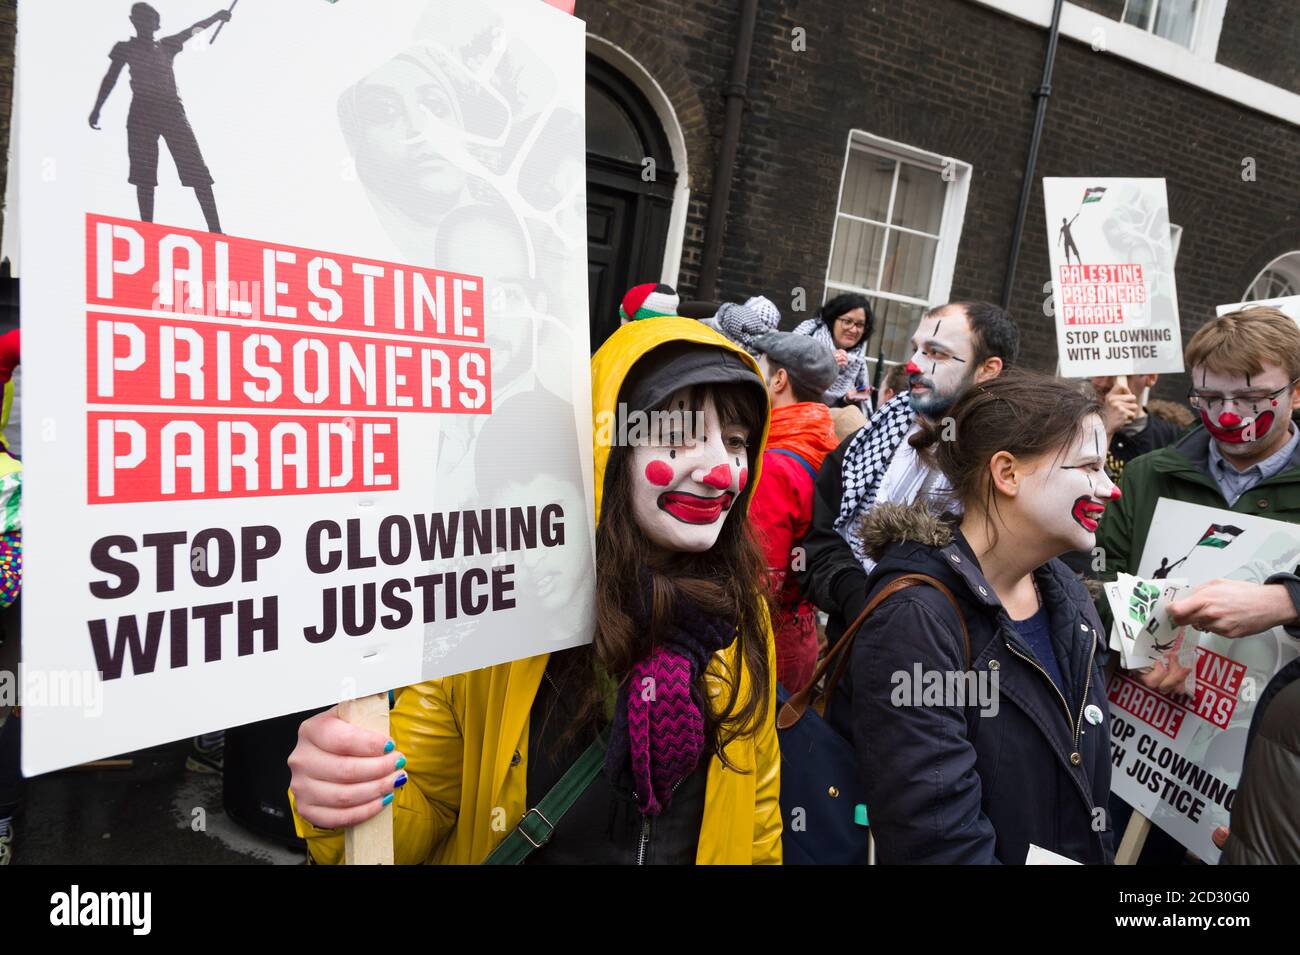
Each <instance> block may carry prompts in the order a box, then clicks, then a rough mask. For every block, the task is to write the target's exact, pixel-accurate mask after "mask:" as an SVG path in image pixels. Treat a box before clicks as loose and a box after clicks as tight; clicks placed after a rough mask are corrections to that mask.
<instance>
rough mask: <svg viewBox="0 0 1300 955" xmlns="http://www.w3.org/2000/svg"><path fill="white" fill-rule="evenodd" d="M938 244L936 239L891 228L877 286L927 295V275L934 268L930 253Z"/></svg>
mask: <svg viewBox="0 0 1300 955" xmlns="http://www.w3.org/2000/svg"><path fill="white" fill-rule="evenodd" d="M938 248H939V240H938V239H927V238H925V237H924V236H919V235H912V234H911V233H909V232H898V231H897V230H894V229H891V230H890V231H889V246H888V248H887V249H886V250H885V274H884V278H883V281H882V282H881V284H880V286H879V288H880V290H881V291H882V292H894V293H895V294H897V295H910V296H912V297H913V298H929V297H930V276H931V274H932V273H933V272H934V255H935V252H936V251H937V250H938Z"/></svg>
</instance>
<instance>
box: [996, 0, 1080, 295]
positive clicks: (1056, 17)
mask: <svg viewBox="0 0 1300 955" xmlns="http://www.w3.org/2000/svg"><path fill="white" fill-rule="evenodd" d="M1064 5H1065V0H1056V3H1055V4H1053V6H1052V26H1051V28H1050V30H1049V32H1048V34H1047V55H1046V56H1045V57H1044V58H1043V79H1042V82H1041V83H1039V86H1038V89H1036V90H1034V92H1033V96H1034V100H1035V104H1036V105H1035V107H1034V133H1033V136H1031V137H1030V140H1029V156H1028V157H1027V158H1026V159H1025V178H1024V181H1023V182H1021V184H1020V206H1019V208H1017V209H1016V228H1015V231H1014V232H1012V233H1011V251H1010V252H1009V253H1008V254H1007V274H1006V278H1005V279H1003V282H1002V307H1003V308H1010V306H1011V287H1012V285H1014V284H1015V281H1016V264H1017V263H1018V262H1019V260H1020V238H1021V236H1022V235H1023V234H1024V231H1025V216H1026V215H1028V213H1029V199H1030V197H1031V196H1032V195H1033V189H1034V166H1035V165H1036V164H1037V162H1038V144H1039V143H1040V142H1041V141H1042V138H1043V123H1044V121H1046V119H1047V101H1048V99H1049V98H1050V97H1051V95H1052V68H1053V67H1054V66H1055V65H1056V41H1057V40H1058V39H1059V38H1060V36H1061V7H1063V6H1064Z"/></svg>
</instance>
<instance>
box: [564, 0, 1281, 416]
mask: <svg viewBox="0 0 1300 955" xmlns="http://www.w3.org/2000/svg"><path fill="white" fill-rule="evenodd" d="M1090 6H1092V7H1094V8H1095V9H1098V10H1099V12H1105V11H1103V10H1102V8H1103V7H1106V4H1104V3H1101V2H1100V0H1098V2H1096V3H1092V4H1090ZM738 9H739V2H738V0H727V2H715V0H580V2H579V4H578V14H579V15H580V16H583V17H585V18H586V19H587V20H588V24H589V29H590V30H591V31H592V32H594V33H597V34H599V35H602V36H603V35H605V32H604V31H605V30H606V29H610V28H611V25H613V24H618V26H617V29H618V30H620V31H622V32H623V33H624V34H627V33H629V32H630V31H632V30H634V29H635V30H637V31H639V33H640V34H642V35H644V36H645V37H648V38H649V40H648V43H647V48H648V53H647V56H648V57H649V58H653V59H655V60H656V61H658V62H659V63H663V62H664V60H665V59H666V60H667V61H668V63H669V66H668V67H667V68H666V71H665V68H664V67H660V68H656V67H653V66H650V65H649V63H648V62H647V61H646V60H643V62H647V66H648V67H649V68H650V69H651V72H652V73H654V74H655V76H656V77H657V78H658V79H659V80H660V82H661V83H665V81H671V82H673V83H674V84H676V85H677V86H678V87H679V88H683V87H689V88H690V92H691V102H692V103H695V102H698V103H699V104H700V107H702V108H699V109H697V110H696V112H695V119H696V123H697V125H698V124H703V126H704V128H703V129H696V130H695V131H694V136H695V138H696V140H697V141H701V140H702V141H705V142H708V143H709V144H710V145H711V147H713V148H714V149H716V143H717V139H718V137H719V136H720V132H721V130H720V127H721V111H722V91H723V87H724V86H725V83H726V80H727V74H728V70H729V68H730V64H731V55H732V44H733V42H734V41H733V39H732V37H733V32H732V31H734V29H735V20H736V16H737V11H738ZM1112 12H1113V11H1112ZM1231 12H1232V11H1231V10H1230V11H1229V13H1230V16H1231ZM1115 15H1118V14H1117V13H1116V14H1115ZM1293 19H1295V20H1296V22H1300V10H1297V12H1296V13H1295V14H1294V15H1293ZM796 27H802V28H803V29H804V30H805V31H806V41H807V49H806V50H805V51H802V52H798V51H795V50H794V49H792V42H791V39H792V31H793V30H794V28H796ZM1226 31H1227V26H1226V25H1225V35H1226ZM620 45H624V46H625V48H626V49H628V50H629V51H630V52H632V53H633V55H638V51H637V49H636V48H634V47H629V46H626V45H625V44H620ZM1045 46H1046V32H1045V31H1044V30H1041V29H1038V28H1035V27H1032V26H1030V25H1028V24H1024V23H1022V22H1020V21H1017V20H1013V19H1011V18H1008V17H1006V16H1003V15H1001V14H999V13H997V12H996V11H993V10H990V9H988V8H986V7H983V6H980V5H978V4H974V3H970V2H967V0H928V2H926V3H924V4H921V3H907V4H899V3H888V2H884V0H866V2H861V3H853V4H845V3H842V2H840V0H764V2H763V3H762V4H761V5H760V13H759V21H758V28H757V35H756V39H755V44H754V52H753V59H752V62H751V74H750V90H749V92H750V98H751V101H750V108H749V109H748V110H747V111H746V114H745V120H744V128H743V131H742V136H741V142H740V149H739V154H738V157H737V169H736V181H735V185H734V189H733V193H732V199H731V205H730V209H729V214H728V218H727V228H726V239H725V244H724V249H723V256H722V267H721V275H720V282H719V293H720V294H721V295H722V296H723V297H727V298H736V297H740V296H743V295H747V294H753V293H756V292H766V293H768V294H770V295H771V296H772V297H773V299H774V300H775V301H776V302H777V303H778V304H779V305H782V306H783V308H788V307H789V304H790V300H791V299H790V296H791V289H792V288H795V287H803V288H806V289H807V290H808V296H807V297H808V301H809V304H810V306H812V305H815V303H816V302H818V301H820V299H821V294H822V287H823V279H824V277H825V273H826V265H827V259H828V256H829V254H830V240H831V228H832V224H833V220H834V214H835V206H836V201H837V197H838V190H839V183H840V175H841V171H842V165H843V160H844V150H845V145H846V142H847V137H848V135H849V131H850V130H851V129H855V128H856V129H862V130H866V131H868V132H871V133H874V134H876V135H879V136H883V137H885V138H888V139H893V140H897V141H899V142H903V143H906V144H908V145H910V146H914V147H917V148H920V149H925V150H929V151H931V152H935V153H938V154H940V155H944V156H952V157H954V158H957V159H959V160H962V161H964V162H968V163H970V164H971V165H972V166H973V167H974V173H973V180H972V183H971V188H970V195H969V200H968V204H967V209H966V221H965V226H964V230H963V233H962V236H961V243H960V247H959V251H958V255H957V264H956V270H955V273H954V276H953V287H952V294H953V297H954V298H957V297H962V298H984V299H990V300H994V301H996V300H997V299H998V297H999V295H1000V293H1001V287H1002V278H1003V274H1004V270H1005V264H1006V258H1007V251H1008V246H1009V243H1010V238H1011V232H1012V228H1013V225H1014V219H1015V209H1016V203H1017V201H1018V198H1019V193H1020V183H1021V179H1022V174H1023V168H1024V162H1025V155H1026V152H1027V150H1028V146H1029V137H1030V131H1031V126H1032V122H1033V100H1032V98H1031V96H1030V95H1029V94H1030V92H1031V91H1032V90H1033V89H1034V88H1035V87H1036V86H1037V84H1038V80H1039V75H1040V72H1041V69H1042V58H1043V53H1044V49H1045ZM666 88H667V87H666ZM1052 92H1053V95H1052V99H1051V102H1050V106H1049V109H1048V115H1047V122H1046V126H1045V129H1044V135H1043V141H1042V145H1041V148H1040V153H1039V160H1038V168H1037V170H1036V172H1035V179H1039V178H1041V177H1043V176H1134V177H1138V176H1143V177H1145V176H1163V177H1165V178H1166V179H1167V181H1168V191H1169V201H1170V218H1171V221H1173V222H1174V223H1177V224H1179V225H1181V226H1183V227H1184V233H1183V240H1182V246H1181V250H1180V253H1179V259H1178V263H1177V269H1176V276H1177V282H1178V293H1179V305H1180V310H1181V314H1182V320H1183V331H1184V336H1185V337H1186V336H1189V335H1190V334H1191V332H1192V331H1194V330H1195V329H1196V328H1197V327H1199V326H1200V325H1201V324H1202V323H1203V322H1204V321H1205V320H1206V319H1208V318H1209V317H1211V316H1212V315H1213V312H1214V306H1215V305H1217V304H1219V303H1221V302H1226V301H1235V300H1237V299H1238V298H1239V297H1240V296H1241V294H1242V292H1243V291H1244V290H1245V288H1246V285H1247V284H1248V283H1249V281H1250V280H1251V278H1253V276H1254V275H1255V273H1256V272H1257V271H1258V269H1259V268H1260V267H1262V266H1263V264H1265V263H1266V262H1267V261H1268V260H1269V259H1271V258H1272V257H1274V256H1275V255H1278V254H1280V253H1281V252H1284V251H1287V250H1289V249H1300V129H1298V128H1297V127H1295V126H1291V125H1289V124H1287V123H1284V122H1281V121H1278V120H1274V119H1271V118H1269V117H1267V116H1263V115H1261V114H1258V113H1255V112H1253V111H1251V110H1248V109H1245V108H1243V107H1240V106H1238V105H1236V104H1233V103H1229V102H1228V101H1226V100H1222V99H1219V98H1217V97H1215V96H1212V95H1210V94H1207V93H1204V92H1202V91H1199V90H1196V89H1193V88H1191V87H1188V86H1185V85H1182V84H1179V83H1176V82H1174V81H1172V80H1170V79H1167V78H1166V77H1164V76H1162V75H1160V74H1157V73H1153V72H1151V71H1149V70H1146V69H1144V68H1142V67H1140V66H1138V65H1136V64H1133V63H1129V62H1127V61H1124V60H1121V59H1118V58H1116V57H1112V56H1109V55H1107V54H1106V53H1095V52H1093V51H1092V50H1091V49H1090V48H1089V47H1088V46H1086V45H1083V44H1079V43H1075V42H1073V41H1071V40H1068V39H1065V40H1062V41H1061V44H1060V47H1059V50H1058V56H1057V65H1056V73H1055V77H1054V79H1053V88H1052ZM669 95H670V98H671V99H672V100H673V102H674V104H676V103H677V102H678V100H677V96H676V95H674V94H673V93H672V92H671V91H670V92H669ZM691 135H692V133H691V132H690V131H688V138H690V136H691ZM1248 156H1249V157H1252V158H1254V160H1255V170H1256V179H1255V181H1253V182H1247V181H1243V179H1242V175H1241V173H1242V168H1243V167H1242V160H1243V159H1244V158H1245V157H1248ZM690 161H691V166H692V177H691V178H692V188H693V192H692V205H691V213H690V221H689V224H688V227H687V243H686V249H685V252H684V254H683V269H682V277H681V281H680V284H681V285H682V288H683V292H684V294H687V295H689V294H690V292H691V291H692V289H693V284H694V281H695V277H696V267H697V265H698V255H699V248H700V245H701V242H702V239H703V234H702V232H703V222H704V215H705V211H706V210H707V205H708V199H709V195H708V188H707V185H705V184H704V183H703V181H698V182H697V180H696V173H697V172H698V171H699V167H700V166H701V165H702V164H707V165H708V166H709V167H710V168H711V167H712V164H713V162H714V158H713V154H712V153H709V154H708V155H707V156H706V157H705V158H704V159H703V160H701V159H700V157H699V156H698V155H696V154H694V151H692V155H691V157H690ZM1048 274H1049V273H1048V264H1047V239H1046V235H1045V225H1044V221H1043V205H1042V189H1041V187H1039V186H1037V185H1035V188H1034V191H1033V199H1032V202H1031V204H1030V208H1029V215H1028V219H1027V223H1026V231H1025V235H1024V239H1023V243H1022V246H1021V257H1020V265H1019V270H1018V272H1017V281H1016V285H1015V289H1014V295H1013V299H1012V310H1013V313H1014V314H1015V316H1016V317H1017V319H1018V321H1019V322H1020V324H1021V327H1022V330H1023V333H1024V342H1025V358H1026V362H1027V363H1028V364H1029V365H1031V366H1033V367H1037V368H1040V369H1044V370H1050V369H1052V368H1053V367H1054V366H1055V362H1056V344H1055V331H1054V328H1053V325H1052V322H1051V321H1050V320H1049V319H1048V318H1047V317H1045V316H1044V315H1043V313H1042V305H1043V300H1044V298H1045V296H1044V294H1043V292H1042V286H1043V283H1044V282H1046V281H1047V279H1048ZM799 317H805V316H797V315H788V316H787V319H788V320H792V319H794V318H799ZM1183 388H1185V385H1184V384H1183V383H1182V382H1180V381H1177V380H1171V381H1168V382H1167V383H1164V384H1162V387H1161V389H1160V390H1161V392H1163V393H1167V394H1174V393H1176V392H1178V391H1181V390H1182V389H1183Z"/></svg>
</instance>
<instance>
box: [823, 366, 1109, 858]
mask: <svg viewBox="0 0 1300 955" xmlns="http://www.w3.org/2000/svg"><path fill="white" fill-rule="evenodd" d="M948 413H949V414H950V415H951V416H952V418H953V420H954V422H955V429H950V430H949V432H948V433H947V435H946V438H947V440H945V439H944V438H945V434H944V430H943V428H942V427H941V426H939V425H935V424H930V423H929V422H928V421H927V422H924V423H923V427H922V430H921V432H920V433H919V434H918V435H917V436H916V437H914V438H913V439H912V441H913V444H914V446H915V447H916V448H917V450H918V451H921V452H922V453H923V454H924V455H926V456H928V457H930V458H931V459H932V462H933V464H934V465H935V466H937V467H938V468H940V469H941V470H942V471H943V472H944V473H945V474H946V476H947V477H948V478H949V480H950V481H951V484H952V489H953V490H952V493H953V494H954V495H955V496H956V497H957V499H958V503H960V505H961V512H962V516H960V517H958V516H952V515H949V516H946V517H936V516H934V514H933V513H932V510H931V509H930V508H927V507H926V506H924V504H919V503H918V504H914V505H911V506H903V505H898V504H885V505H879V506H877V507H876V508H875V509H874V510H873V511H872V512H871V513H870V514H869V515H868V516H867V518H866V520H865V521H864V522H863V525H862V527H861V531H860V532H861V534H862V538H863V543H864V545H865V547H866V548H867V550H868V552H869V553H870V554H871V555H872V556H873V557H874V558H875V560H876V561H877V565H876V568H875V571H874V572H873V574H872V577H871V580H870V583H869V585H868V586H869V589H870V591H871V593H872V594H874V593H877V592H879V591H880V590H881V588H883V587H885V586H886V585H888V584H889V583H890V582H891V581H893V580H895V579H897V578H899V577H901V576H903V575H906V574H924V575H927V576H929V577H931V578H934V579H935V580H937V581H938V582H939V583H940V584H941V585H943V587H946V588H947V590H948V591H949V592H950V593H951V594H952V601H950V600H949V598H948V597H947V596H945V594H944V593H943V591H942V590H940V589H938V588H936V587H934V586H932V585H928V584H922V585H919V586H913V587H909V588H907V589H903V590H899V591H897V592H895V593H893V594H891V595H890V596H888V597H887V598H885V599H884V601H883V602H882V603H881V604H880V605H879V607H878V608H877V609H876V610H875V611H874V612H873V613H872V614H871V615H870V616H869V617H868V618H867V619H866V622H865V624H864V625H863V627H862V629H861V631H860V632H859V634H858V637H857V639H856V641H855V643H854V645H853V647H852V651H851V652H852V657H851V661H850V665H849V674H850V679H849V691H848V692H847V693H840V694H838V695H837V696H836V697H835V699H834V700H833V701H832V706H831V707H830V710H829V712H828V714H827V715H828V718H829V719H830V720H831V721H832V722H833V723H835V724H838V725H839V726H840V727H841V728H842V729H843V730H844V731H845V732H846V733H850V732H851V735H852V738H853V740H854V744H855V747H856V749H857V752H858V760H859V765H860V767H861V771H862V776H863V780H864V782H865V785H866V790H867V805H868V806H869V807H870V811H871V828H872V833H873V834H874V836H875V838H876V845H877V849H878V853H879V858H880V860H881V861H882V862H886V863H888V862H909V863H1007V864H1022V863H1024V862H1025V859H1026V856H1027V854H1028V852H1029V847H1030V845H1036V846H1039V847H1041V848H1044V849H1049V850H1051V851H1053V852H1057V853H1060V854H1061V855H1064V856H1066V857H1068V858H1071V859H1074V860H1075V861H1078V862H1083V863H1104V862H1109V861H1111V859H1112V857H1113V848H1112V838H1111V832H1110V827H1109V825H1108V822H1107V819H1106V816H1105V813H1104V812H1103V811H1101V810H1100V809H1098V807H1104V806H1105V805H1106V800H1107V796H1108V794H1109V791H1110V749H1109V744H1108V736H1107V733H1108V727H1107V702H1106V695H1105V681H1104V680H1103V678H1102V673H1101V666H1100V657H1101V656H1102V654H1103V653H1104V649H1105V648H1104V644H1103V643H1102V630H1101V626H1100V623H1099V621H1098V619H1097V614H1096V610H1095V609H1094V607H1093V604H1092V600H1091V598H1090V597H1089V595H1088V591H1087V589H1086V588H1085V587H1084V585H1083V583H1082V581H1080V580H1079V578H1078V577H1076V576H1075V575H1074V574H1073V573H1072V572H1071V571H1070V570H1069V569H1068V568H1067V567H1066V566H1065V565H1064V564H1063V563H1061V562H1060V560H1058V559H1057V558H1058V557H1059V555H1061V554H1063V553H1065V552H1067V551H1071V550H1077V549H1081V548H1091V547H1092V546H1093V542H1094V539H1095V538H1094V535H1095V532H1096V530H1097V522H1098V519H1099V518H1100V517H1101V515H1102V513H1103V512H1104V511H1105V508H1106V506H1107V504H1109V503H1110V502H1111V501H1113V500H1115V499H1116V498H1118V496H1119V491H1118V489H1117V488H1116V487H1115V486H1114V485H1113V484H1112V483H1111V481H1110V479H1109V478H1108V477H1107V476H1106V471H1105V466H1104V465H1105V459H1106V444H1107V442H1106V432H1105V427H1104V425H1103V422H1102V417H1101V406H1100V404H1099V403H1098V402H1097V400H1096V399H1095V398H1094V397H1092V396H1091V395H1084V394H1082V393H1081V392H1080V391H1079V389H1077V388H1075V387H1073V386H1072V385H1070V384H1068V383H1066V382H1061V381H1057V380H1055V379H1051V378H1046V377H1044V376H1041V375H1034V374H1031V373H1028V372H1021V371H1016V370H1012V371H1009V372H1006V373H1004V374H1003V375H1002V376H1001V377H999V378H996V379H993V380H991V381H986V382H983V383H982V384H979V385H976V386H975V387H974V388H973V389H971V390H970V391H969V392H967V393H966V394H964V395H963V396H962V397H961V398H959V399H958V400H957V401H956V402H955V403H954V404H953V405H952V407H951V408H950V409H949V411H948ZM959 614H960V618H959Z"/></svg>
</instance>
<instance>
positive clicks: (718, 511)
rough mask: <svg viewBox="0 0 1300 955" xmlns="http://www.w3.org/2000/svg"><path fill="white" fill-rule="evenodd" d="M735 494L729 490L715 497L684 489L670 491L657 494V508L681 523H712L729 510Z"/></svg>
mask: <svg viewBox="0 0 1300 955" xmlns="http://www.w3.org/2000/svg"><path fill="white" fill-rule="evenodd" d="M735 499H736V496H735V495H734V494H732V493H731V492H729V491H728V492H727V493H726V494H720V495H718V496H717V497H701V496H700V495H698V494H687V493H685V492H684V491H671V492H669V493H667V494H660V495H659V508H660V510H663V511H666V512H668V513H669V514H671V515H672V516H673V517H675V518H677V520H679V521H681V522H682V523H683V524H712V523H714V522H715V521H716V520H717V519H718V518H719V517H721V516H722V513H723V512H724V511H729V510H731V503H732V501H734V500H735Z"/></svg>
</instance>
